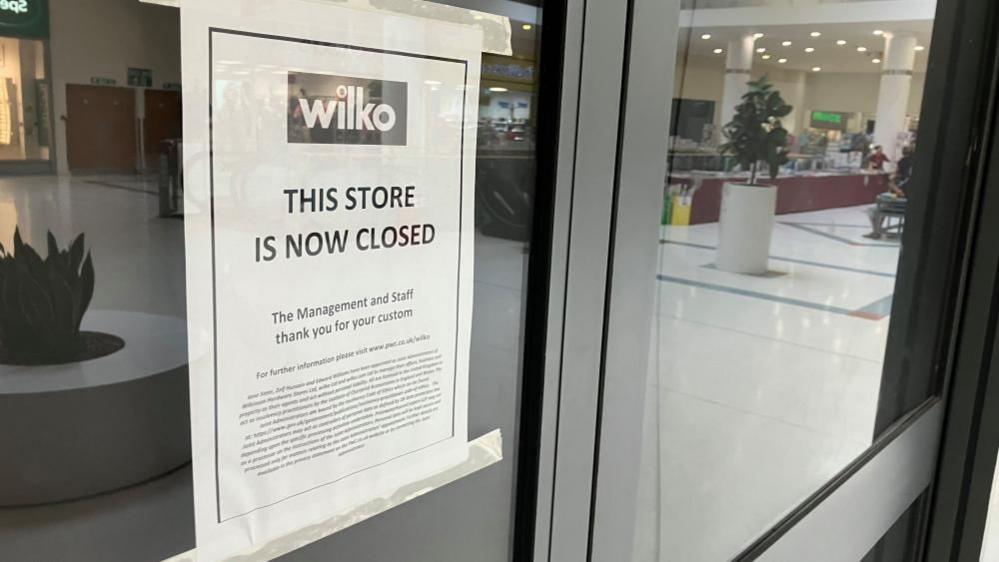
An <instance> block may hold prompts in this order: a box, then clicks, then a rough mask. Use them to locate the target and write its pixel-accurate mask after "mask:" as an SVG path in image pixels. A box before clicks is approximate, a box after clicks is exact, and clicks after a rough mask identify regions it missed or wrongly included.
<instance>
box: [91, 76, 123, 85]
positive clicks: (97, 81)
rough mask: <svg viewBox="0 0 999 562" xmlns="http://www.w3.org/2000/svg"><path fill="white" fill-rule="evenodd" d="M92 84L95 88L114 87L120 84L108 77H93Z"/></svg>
mask: <svg viewBox="0 0 999 562" xmlns="http://www.w3.org/2000/svg"><path fill="white" fill-rule="evenodd" d="M90 83H91V84H93V85H94V86H114V85H116V84H118V81H117V80H115V79H114V78H108V77H107V76H91V77H90Z"/></svg>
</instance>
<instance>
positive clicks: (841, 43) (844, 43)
mask: <svg viewBox="0 0 999 562" xmlns="http://www.w3.org/2000/svg"><path fill="white" fill-rule="evenodd" d="M836 44H837V45H840V46H842V45H846V41H844V40H842V39H839V40H837V41H836Z"/></svg>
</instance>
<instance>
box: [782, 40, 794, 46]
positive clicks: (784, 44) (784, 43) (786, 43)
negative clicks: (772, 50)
mask: <svg viewBox="0 0 999 562" xmlns="http://www.w3.org/2000/svg"><path fill="white" fill-rule="evenodd" d="M791 44H792V43H791V42H790V41H784V42H783V43H781V45H783V46H785V47H790V46H791Z"/></svg>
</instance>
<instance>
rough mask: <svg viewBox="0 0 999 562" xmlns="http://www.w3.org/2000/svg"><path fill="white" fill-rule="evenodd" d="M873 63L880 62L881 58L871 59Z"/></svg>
mask: <svg viewBox="0 0 999 562" xmlns="http://www.w3.org/2000/svg"><path fill="white" fill-rule="evenodd" d="M871 62H873V63H874V64H881V59H871Z"/></svg>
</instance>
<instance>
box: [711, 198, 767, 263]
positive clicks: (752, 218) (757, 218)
mask: <svg viewBox="0 0 999 562" xmlns="http://www.w3.org/2000/svg"><path fill="white" fill-rule="evenodd" d="M776 209H777V188H776V187H774V186H769V185H766V186H761V185H745V184H736V183H726V184H725V185H724V186H723V187H722V202H721V216H720V217H719V219H718V223H719V224H718V256H717V262H716V264H715V265H716V266H717V267H718V269H721V270H723V271H730V272H732V273H743V274H748V275H763V274H765V273H766V272H767V265H768V262H769V260H770V240H771V238H773V232H774V213H775V212H776Z"/></svg>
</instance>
